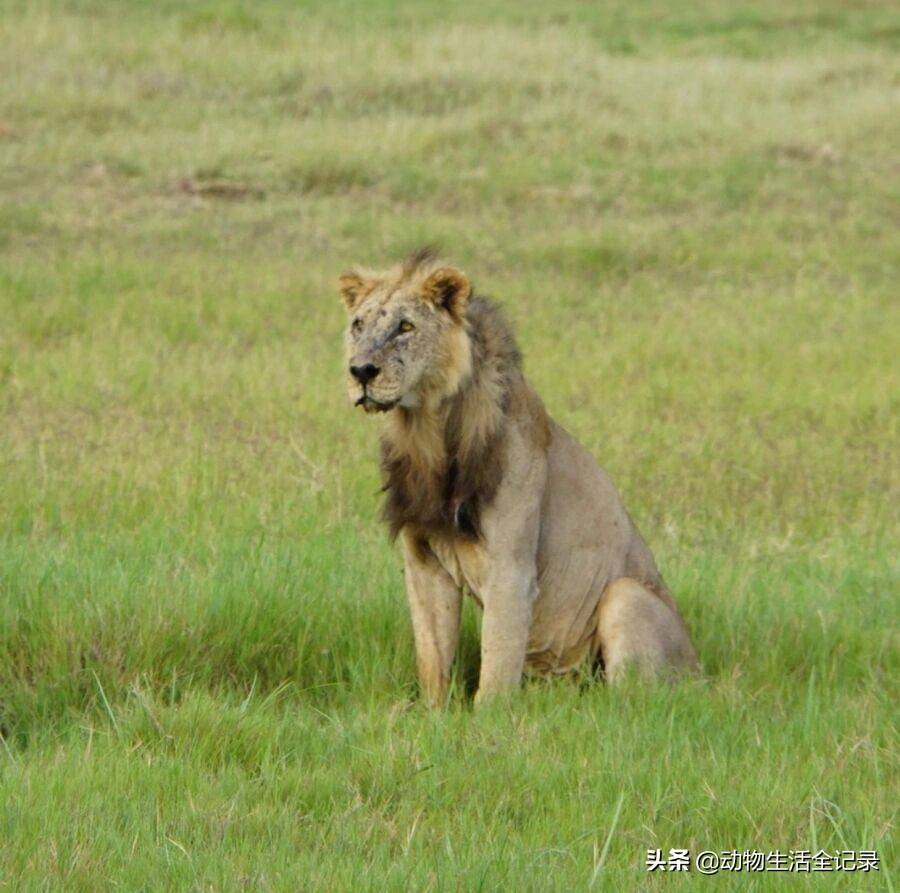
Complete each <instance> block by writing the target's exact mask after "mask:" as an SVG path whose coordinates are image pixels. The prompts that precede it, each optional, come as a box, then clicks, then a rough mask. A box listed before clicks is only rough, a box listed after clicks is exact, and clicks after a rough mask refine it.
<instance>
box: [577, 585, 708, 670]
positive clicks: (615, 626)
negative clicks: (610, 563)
mask: <svg viewBox="0 0 900 893" xmlns="http://www.w3.org/2000/svg"><path fill="white" fill-rule="evenodd" d="M595 647H596V649H597V651H598V653H599V656H600V659H601V661H602V663H603V669H604V674H605V676H606V678H607V680H609V681H610V682H615V681H616V680H617V679H620V678H621V677H622V676H623V675H624V674H625V673H626V672H627V671H628V670H629V669H633V670H635V671H636V672H637V673H638V674H639V675H641V676H675V675H679V674H681V673H689V672H694V671H696V670H697V668H698V667H697V654H696V652H695V651H694V646H693V645H692V644H691V639H690V636H689V635H688V631H687V628H686V627H685V625H684V621H683V620H682V619H681V617H680V616H679V614H678V612H677V610H673V608H671V607H670V606H669V605H667V604H666V603H665V602H664V601H663V600H662V599H661V598H659V596H657V595H654V593H653V592H651V591H650V590H649V589H647V587H646V586H644V585H643V584H641V583H640V582H638V581H637V580H635V579H632V578H631V577H620V578H619V579H617V580H614V581H613V582H612V583H610V584H609V585H608V586H607V587H606V589H605V590H604V592H603V595H602V596H601V597H600V604H599V608H598V612H597V630H596V633H595Z"/></svg>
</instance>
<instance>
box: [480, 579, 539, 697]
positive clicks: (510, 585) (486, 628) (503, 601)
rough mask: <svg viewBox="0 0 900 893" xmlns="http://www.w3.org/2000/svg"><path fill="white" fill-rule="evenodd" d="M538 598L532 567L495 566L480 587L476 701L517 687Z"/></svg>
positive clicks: (523, 665) (523, 666)
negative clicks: (479, 639) (481, 617)
mask: <svg viewBox="0 0 900 893" xmlns="http://www.w3.org/2000/svg"><path fill="white" fill-rule="evenodd" d="M536 597H537V580H536V574H535V571H534V567H533V566H526V567H522V566H518V567H517V566H513V565H506V564H503V565H500V566H496V565H495V566H494V567H493V568H492V570H491V573H490V575H489V579H488V580H487V581H486V583H485V586H484V587H483V590H482V599H483V602H484V617H483V619H482V623H481V675H480V678H479V680H478V693H477V694H476V695H475V702H476V703H478V702H480V701H483V700H484V699H485V698H487V697H489V696H491V695H495V694H499V693H500V692H504V691H509V690H511V689H514V688H516V687H518V685H519V683H520V682H521V680H522V671H523V670H524V668H525V651H526V649H527V646H528V633H529V630H530V628H531V607H532V604H533V603H534V600H535V598H536Z"/></svg>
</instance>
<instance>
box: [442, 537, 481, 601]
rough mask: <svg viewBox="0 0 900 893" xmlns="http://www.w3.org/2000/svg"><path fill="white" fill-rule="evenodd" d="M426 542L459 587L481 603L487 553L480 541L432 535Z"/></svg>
mask: <svg viewBox="0 0 900 893" xmlns="http://www.w3.org/2000/svg"><path fill="white" fill-rule="evenodd" d="M428 544H429V545H430V546H431V550H432V552H434V554H435V555H436V556H437V559H438V561H440V563H441V565H442V567H443V568H444V570H446V571H447V573H448V574H450V576H451V577H452V578H453V582H454V583H456V585H457V586H459V587H465V588H466V589H468V590H469V591H470V592H471V594H472V595H473V596H474V597H475V599H476V601H477V602H478V603H479V604H481V602H482V601H483V599H482V598H481V591H482V587H483V586H484V581H485V579H486V577H487V564H488V562H487V554H486V551H485V549H484V546H482V545H481V544H480V543H472V542H466V541H465V540H459V539H449V538H446V537H432V538H430V539H429V541H428Z"/></svg>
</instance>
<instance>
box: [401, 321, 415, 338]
mask: <svg viewBox="0 0 900 893" xmlns="http://www.w3.org/2000/svg"><path fill="white" fill-rule="evenodd" d="M414 328H415V326H414V325H413V324H412V323H411V322H410V321H409V320H408V319H401V320H400V325H399V326H397V331H398V332H400V334H401V335H402V334H405V333H406V332H411V331H412V330H413V329H414Z"/></svg>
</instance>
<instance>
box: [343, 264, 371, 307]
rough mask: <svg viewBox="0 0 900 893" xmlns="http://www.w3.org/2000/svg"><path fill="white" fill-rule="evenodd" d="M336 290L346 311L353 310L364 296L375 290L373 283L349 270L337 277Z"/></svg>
mask: <svg viewBox="0 0 900 893" xmlns="http://www.w3.org/2000/svg"><path fill="white" fill-rule="evenodd" d="M338 288H339V289H340V290H341V297H342V298H343V299H344V304H346V305H347V309H348V310H353V308H354V307H356V305H357V304H359V302H360V301H362V299H363V298H365V296H366V295H367V294H368V293H369V292H370V291H372V289H373V288H375V282H374V280H372V279H367V278H365V277H364V276H361V275H360V274H359V273H357V272H355V271H353V270H351V271H350V272H347V273H342V274H341V275H340V276H339V277H338Z"/></svg>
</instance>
